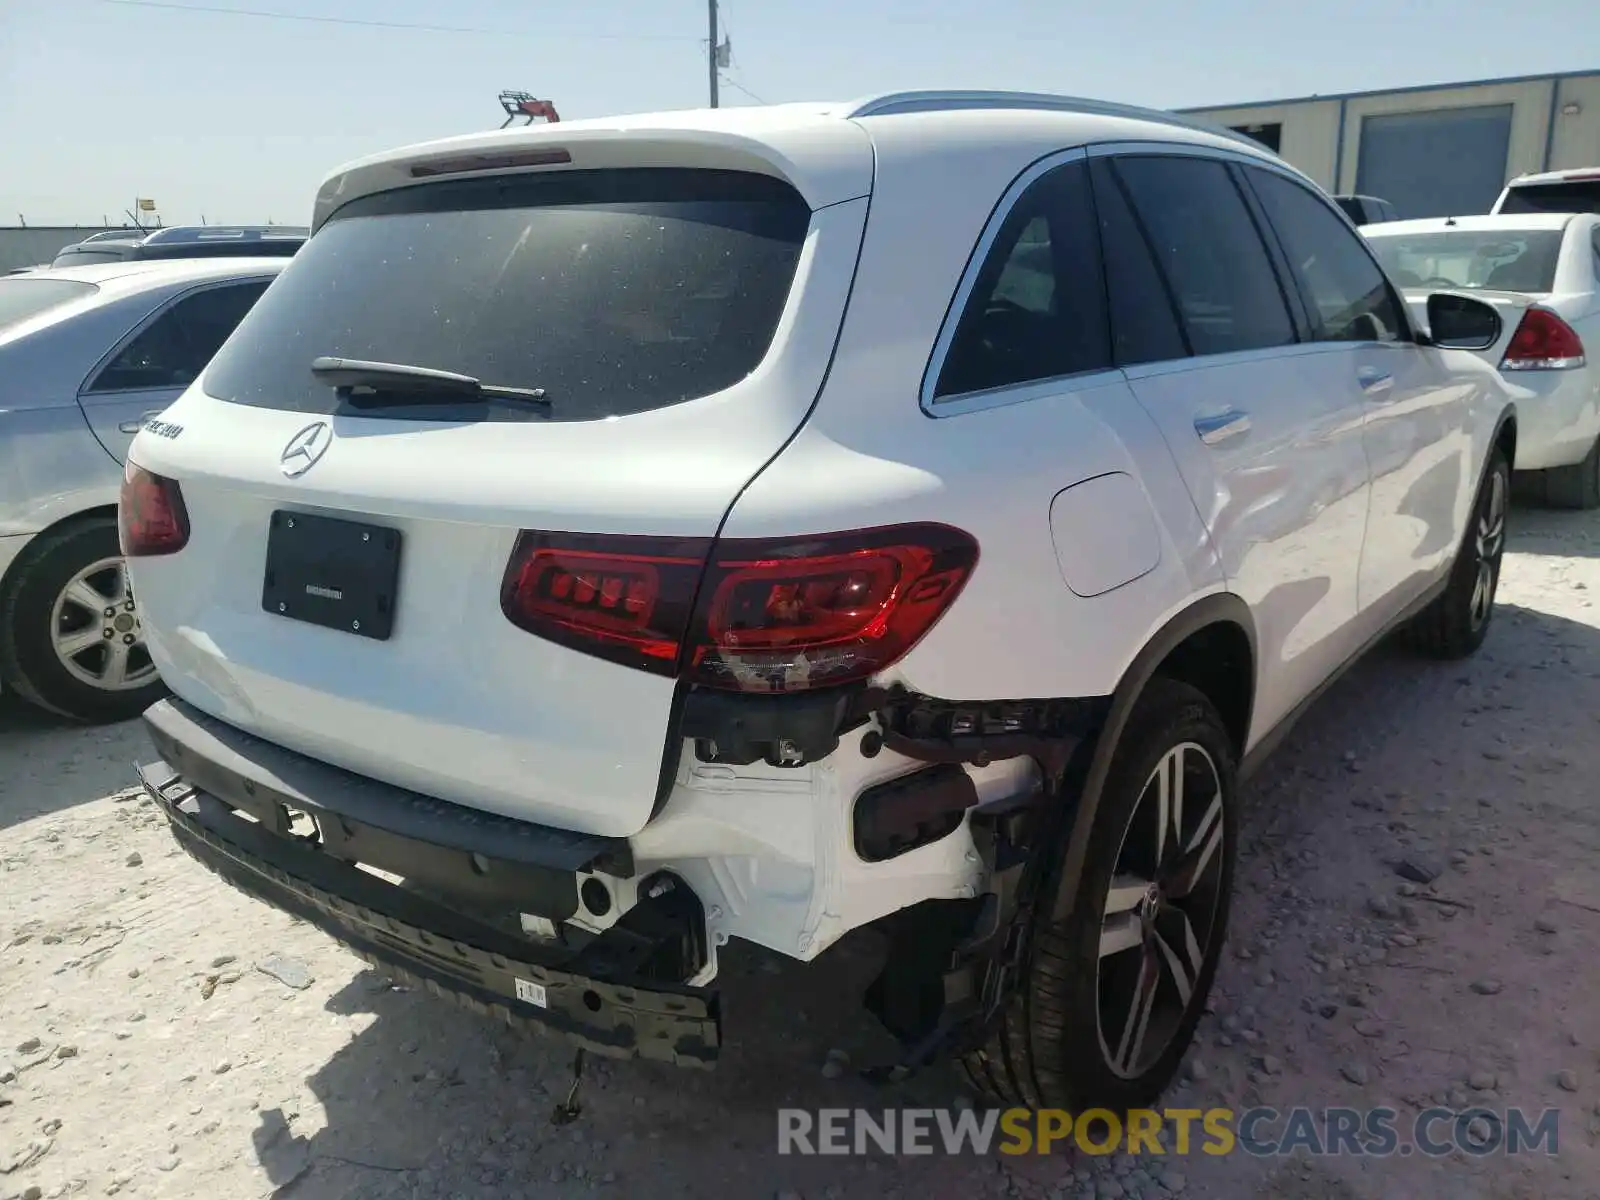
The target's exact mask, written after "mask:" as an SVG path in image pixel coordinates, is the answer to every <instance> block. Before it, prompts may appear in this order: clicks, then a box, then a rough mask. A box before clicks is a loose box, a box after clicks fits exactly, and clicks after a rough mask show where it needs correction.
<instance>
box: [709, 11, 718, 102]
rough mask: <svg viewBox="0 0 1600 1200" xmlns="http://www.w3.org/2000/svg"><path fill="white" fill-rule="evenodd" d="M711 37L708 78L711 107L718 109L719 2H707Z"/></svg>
mask: <svg viewBox="0 0 1600 1200" xmlns="http://www.w3.org/2000/svg"><path fill="white" fill-rule="evenodd" d="M706 17H707V20H708V22H709V24H708V29H709V36H708V37H707V38H706V76H707V82H708V83H709V84H710V85H711V107H712V108H716V107H717V58H718V55H719V54H720V53H721V47H720V45H719V39H718V37H717V0H706Z"/></svg>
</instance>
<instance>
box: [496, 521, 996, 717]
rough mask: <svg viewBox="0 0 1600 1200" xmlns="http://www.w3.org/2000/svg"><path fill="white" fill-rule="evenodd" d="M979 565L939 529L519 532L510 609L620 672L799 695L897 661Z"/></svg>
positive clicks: (507, 586)
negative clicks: (682, 536) (758, 535)
mask: <svg viewBox="0 0 1600 1200" xmlns="http://www.w3.org/2000/svg"><path fill="white" fill-rule="evenodd" d="M708 560H709V561H708ZM977 560H978V546H977V543H976V542H974V541H973V540H972V538H971V537H969V536H968V535H967V534H965V533H962V532H961V531H960V530H957V529H952V528H950V527H948V526H944V525H900V526H892V527H888V528H883V529H869V530H861V531H856V532H852V533H842V534H827V535H820V536H816V537H806V538H792V539H778V540H767V539H752V540H727V541H719V542H716V543H714V545H713V543H712V542H711V541H710V540H709V539H707V540H696V541H679V540H667V539H654V538H606V537H592V536H577V535H567V534H548V533H524V534H522V535H521V537H520V538H519V539H518V542H517V547H516V549H515V551H514V552H513V553H512V556H511V562H510V563H509V564H508V566H507V568H506V574H505V579H504V583H503V585H502V588H501V607H502V609H503V610H504V612H505V614H506V616H507V617H509V618H510V619H511V621H512V622H514V623H515V624H517V625H519V626H521V627H522V628H523V629H526V630H528V631H529V632H530V633H536V634H538V635H540V636H541V637H546V638H549V639H550V640H552V641H557V642H560V643H562V644H563V645H567V646H571V647H572V648H574V649H577V650H582V651H585V652H586V653H590V654H595V655H598V656H600V657H602V658H607V659H610V660H612V661H614V662H621V663H625V664H627V665H629V666H634V667H640V668H643V669H645V670H649V671H653V672H655V673H657V674H662V675H675V674H681V675H682V676H683V677H684V678H687V679H689V680H691V681H693V682H695V683H699V684H702V685H704V686H706V687H713V688H720V689H726V690H732V691H744V692H795V691H805V690H807V689H811V688H819V687H829V686H833V685H837V684H843V683H852V682H855V681H858V680H862V679H866V678H868V677H870V676H872V675H875V674H877V673H878V672H880V671H882V670H883V669H884V668H886V667H888V666H890V665H891V664H892V663H894V662H896V661H897V660H899V659H900V658H901V657H903V656H904V655H905V654H906V652H907V651H908V650H910V649H911V647H912V646H914V645H916V643H917V642H918V641H919V640H921V638H922V636H923V635H924V634H926V633H927V632H928V630H929V629H930V628H932V626H933V624H934V622H935V621H937V620H938V619H939V617H940V616H941V615H942V614H943V613H944V612H945V610H946V609H948V608H949V607H950V605H951V603H952V602H953V601H954V600H955V598H956V596H957V595H958V594H959V593H960V591H961V588H962V587H963V585H964V584H965V583H966V581H967V579H968V577H969V576H970V575H971V573H972V569H973V567H974V565H975V564H976V563H977Z"/></svg>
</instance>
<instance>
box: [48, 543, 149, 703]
mask: <svg viewBox="0 0 1600 1200" xmlns="http://www.w3.org/2000/svg"><path fill="white" fill-rule="evenodd" d="M50 644H51V647H52V648H53V649H54V650H55V654H56V661H58V662H59V663H60V664H61V665H62V666H63V667H65V668H66V669H67V672H68V674H70V675H71V676H72V677H73V678H74V679H76V680H78V681H79V682H80V683H85V684H88V685H89V686H90V687H92V688H98V689H99V690H101V691H106V692H126V691H132V690H133V689H135V688H141V687H144V686H145V685H146V684H149V683H153V682H154V681H155V678H156V665H155V663H154V662H153V661H151V658H150V651H149V648H148V647H147V646H146V645H145V639H144V624H143V622H142V621H140V619H139V606H138V604H137V603H136V602H135V601H134V598H133V587H132V585H131V584H130V583H129V582H128V570H127V567H126V565H125V564H124V563H123V561H122V559H120V558H102V559H100V560H98V561H96V562H93V563H90V564H89V565H88V566H87V567H85V568H83V570H81V571H79V572H78V573H77V574H76V575H74V576H73V577H72V578H71V579H70V580H68V581H67V585H66V587H64V588H62V589H61V593H60V594H59V595H58V596H57V597H56V602H55V605H54V607H53V609H52V610H51V613H50Z"/></svg>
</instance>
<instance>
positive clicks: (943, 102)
mask: <svg viewBox="0 0 1600 1200" xmlns="http://www.w3.org/2000/svg"><path fill="white" fill-rule="evenodd" d="M974 108H1027V109H1036V110H1039V111H1044V112H1070V113H1084V114H1088V115H1093V116H1101V117H1126V118H1128V119H1129V120H1134V121H1154V122H1158V123H1160V124H1162V125H1172V126H1175V127H1177V128H1180V129H1191V130H1194V131H1195V132H1197V133H1209V134H1213V135H1215V136H1217V137H1225V138H1228V139H1229V140H1231V141H1235V142H1242V143H1244V144H1245V145H1247V146H1250V147H1252V148H1254V149H1256V150H1259V151H1261V152H1263V153H1267V154H1270V153H1271V151H1270V150H1268V149H1267V148H1266V147H1265V146H1263V145H1261V143H1260V142H1257V141H1256V140H1255V139H1254V138H1252V137H1249V136H1248V135H1246V134H1242V133H1236V132H1234V131H1233V130H1232V129H1229V128H1228V127H1227V126H1226V125H1218V124H1215V123H1213V122H1211V121H1204V120H1200V119H1199V118H1196V117H1190V116H1186V115H1184V114H1182V113H1175V112H1168V111H1167V110H1166V109H1160V108H1141V107H1140V106H1138V105H1136V104H1117V103H1115V102H1113V101H1110V100H1089V99H1085V98H1084V97H1082V96H1056V95H1052V94H1050V93H1048V92H993V91H989V92H985V91H964V92H944V91H921V92H885V93H884V94H882V95H879V96H869V97H867V98H865V99H863V100H857V101H855V102H853V103H852V104H850V105H849V106H847V107H846V109H845V111H844V116H845V117H847V118H849V119H852V120H854V119H855V118H858V117H882V116H891V115H895V114H898V113H913V112H951V111H954V110H956V109H974Z"/></svg>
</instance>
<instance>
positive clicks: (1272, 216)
mask: <svg viewBox="0 0 1600 1200" xmlns="http://www.w3.org/2000/svg"><path fill="white" fill-rule="evenodd" d="M1249 179H1250V181H1251V184H1252V186H1254V188H1255V190H1256V194H1257V195H1258V196H1260V198H1261V204H1262V207H1263V208H1265V209H1266V211H1267V219H1268V220H1269V221H1270V222H1271V223H1272V227H1273V228H1274V229H1275V230H1276V231H1277V234H1278V241H1279V242H1280V243H1281V244H1282V246H1283V252H1284V254H1285V255H1287V256H1288V259H1289V268H1290V270H1291V271H1293V272H1294V275H1295V282H1296V283H1297V285H1298V286H1299V288H1300V292H1301V294H1302V295H1303V296H1304V297H1305V302H1306V309H1307V311H1308V312H1309V313H1310V314H1311V321H1312V326H1313V328H1312V334H1313V336H1314V337H1315V338H1316V340H1318V341H1322V342H1350V341H1355V342H1365V341H1382V342H1390V341H1394V340H1395V339H1396V338H1397V337H1399V336H1400V333H1401V330H1402V328H1403V326H1402V324H1401V317H1400V312H1399V308H1398V305H1397V304H1396V301H1395V298H1394V294H1393V293H1392V292H1391V291H1390V290H1389V284H1388V281H1387V280H1385V279H1384V277H1383V272H1382V271H1380V270H1379V269H1378V264H1377V263H1375V262H1373V261H1372V255H1371V254H1369V253H1368V252H1367V250H1366V247H1365V246H1364V245H1363V244H1362V241H1361V235H1360V234H1357V233H1353V232H1351V230H1350V227H1349V226H1348V225H1346V224H1345V223H1344V222H1343V221H1341V220H1340V219H1339V218H1338V217H1337V216H1336V215H1335V214H1334V211H1333V209H1331V208H1330V207H1328V205H1327V204H1326V203H1324V202H1323V201H1322V200H1320V199H1319V198H1318V197H1317V196H1316V195H1315V194H1314V193H1312V192H1311V191H1309V190H1308V189H1306V188H1304V187H1302V186H1301V185H1300V184H1298V183H1295V182H1294V181H1293V180H1292V179H1286V178H1284V177H1283V176H1282V175H1277V174H1274V173H1272V172H1270V171H1261V170H1257V169H1255V168H1250V169H1249Z"/></svg>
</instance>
